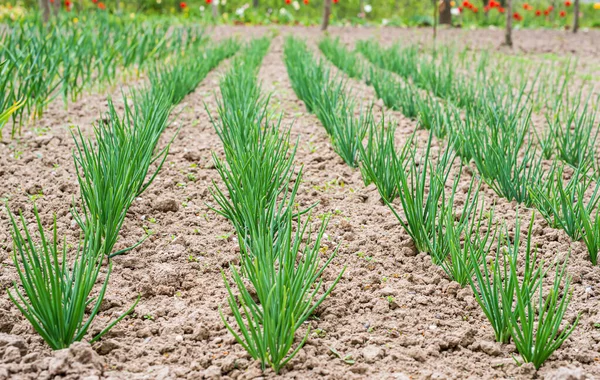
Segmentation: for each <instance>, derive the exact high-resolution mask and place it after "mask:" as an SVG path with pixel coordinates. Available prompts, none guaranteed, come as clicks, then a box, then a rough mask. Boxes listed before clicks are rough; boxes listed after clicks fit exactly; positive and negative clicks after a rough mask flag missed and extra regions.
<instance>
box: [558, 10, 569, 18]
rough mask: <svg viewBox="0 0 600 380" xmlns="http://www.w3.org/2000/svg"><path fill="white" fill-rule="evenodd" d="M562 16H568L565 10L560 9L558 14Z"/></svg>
mask: <svg viewBox="0 0 600 380" xmlns="http://www.w3.org/2000/svg"><path fill="white" fill-rule="evenodd" d="M558 15H559V16H560V17H567V12H565V11H560V13H559V14H558Z"/></svg>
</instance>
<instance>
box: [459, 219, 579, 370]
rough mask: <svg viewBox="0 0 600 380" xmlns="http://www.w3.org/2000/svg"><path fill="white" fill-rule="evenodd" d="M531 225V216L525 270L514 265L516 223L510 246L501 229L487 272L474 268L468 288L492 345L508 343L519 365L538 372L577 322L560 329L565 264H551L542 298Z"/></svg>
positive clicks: (566, 290) (566, 293)
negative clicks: (489, 327)
mask: <svg viewBox="0 0 600 380" xmlns="http://www.w3.org/2000/svg"><path fill="white" fill-rule="evenodd" d="M533 222H534V219H533V215H532V218H531V222H530V224H529V229H528V235H527V241H526V244H525V263H524V267H522V266H519V265H518V261H519V260H518V258H519V246H520V244H521V237H520V234H521V232H520V223H519V219H518V218H517V222H516V225H515V229H514V238H513V239H512V240H513V241H514V242H511V237H510V235H509V232H508V230H507V229H506V228H505V231H504V234H503V235H501V237H500V239H499V241H498V249H497V251H496V258H495V260H494V262H493V264H492V269H489V268H488V266H487V265H483V269H480V268H476V278H475V280H471V287H472V288H473V292H474V293H475V298H476V299H477V302H478V303H479V304H480V306H481V307H482V309H483V311H484V313H485V315H486V317H487V318H488V320H489V321H490V323H491V324H492V327H493V328H494V332H495V334H496V340H498V341H499V342H508V341H509V340H510V339H511V338H512V340H513V342H514V344H515V346H516V347H517V350H518V351H519V354H521V356H522V358H523V360H524V361H525V362H531V363H533V364H534V366H535V367H536V368H539V367H540V366H541V365H542V364H543V362H544V361H545V360H546V359H548V357H550V355H552V353H553V352H554V351H555V350H556V349H558V348H559V347H560V346H561V345H562V343H563V342H564V341H565V340H566V339H567V338H568V337H569V335H570V334H571V333H572V332H573V330H574V329H575V327H576V325H577V323H578V320H579V318H578V319H577V320H576V321H575V323H573V324H572V325H569V326H565V327H563V326H561V324H562V321H563V319H564V315H565V312H566V310H567V307H568V305H569V301H570V299H571V292H570V282H571V279H570V276H568V275H566V274H565V268H566V265H567V260H565V262H564V264H563V265H562V266H561V265H560V264H558V263H557V264H556V274H555V277H554V280H553V285H552V289H551V291H550V293H549V294H548V295H546V296H544V291H543V287H544V279H545V277H546V274H547V271H545V270H543V261H542V262H541V263H539V264H537V265H536V258H537V255H536V253H533V257H532V250H533V249H532V243H531V236H532V230H533ZM536 295H537V305H536V298H535V297H536Z"/></svg>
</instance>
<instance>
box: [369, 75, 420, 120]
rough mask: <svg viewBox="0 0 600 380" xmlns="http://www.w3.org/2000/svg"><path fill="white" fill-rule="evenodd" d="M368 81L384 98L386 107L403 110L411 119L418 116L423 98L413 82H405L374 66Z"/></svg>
mask: <svg viewBox="0 0 600 380" xmlns="http://www.w3.org/2000/svg"><path fill="white" fill-rule="evenodd" d="M368 83H369V84H370V85H372V86H373V88H374V89H375V93H376V94H377V97H378V98H379V99H381V100H383V104H385V106H386V107H388V108H390V109H393V110H398V111H401V112H402V114H403V115H404V116H406V117H408V118H410V119H416V118H417V115H418V114H419V102H420V101H421V99H420V98H419V94H418V92H416V91H415V90H414V88H412V85H411V84H403V83H402V82H400V81H398V80H396V79H395V78H394V76H393V74H391V73H390V72H388V71H385V70H380V69H377V68H374V67H371V68H370V70H369V80H368Z"/></svg>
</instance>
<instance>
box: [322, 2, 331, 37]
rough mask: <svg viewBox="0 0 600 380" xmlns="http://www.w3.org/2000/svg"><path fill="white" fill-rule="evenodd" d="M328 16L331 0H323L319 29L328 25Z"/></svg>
mask: <svg viewBox="0 0 600 380" xmlns="http://www.w3.org/2000/svg"><path fill="white" fill-rule="evenodd" d="M329 16H331V0H325V1H323V22H322V23H321V30H323V31H325V30H327V27H328V26H329Z"/></svg>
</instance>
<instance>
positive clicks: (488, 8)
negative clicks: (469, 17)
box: [483, 5, 490, 13]
mask: <svg viewBox="0 0 600 380" xmlns="http://www.w3.org/2000/svg"><path fill="white" fill-rule="evenodd" d="M489 10H490V6H489V5H486V6H485V7H483V11H484V12H485V13H487V12H489Z"/></svg>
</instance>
